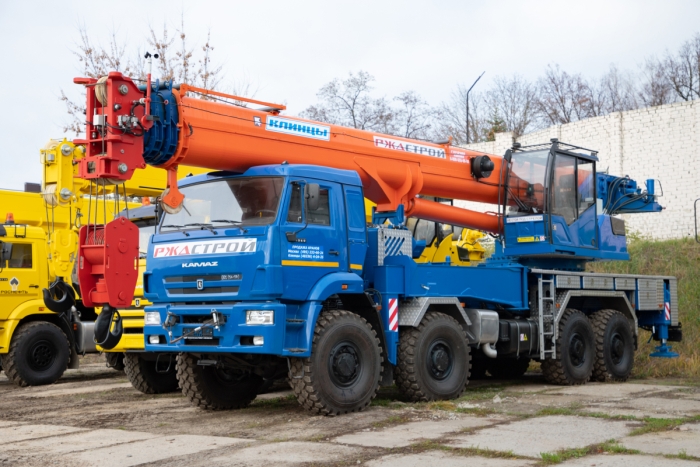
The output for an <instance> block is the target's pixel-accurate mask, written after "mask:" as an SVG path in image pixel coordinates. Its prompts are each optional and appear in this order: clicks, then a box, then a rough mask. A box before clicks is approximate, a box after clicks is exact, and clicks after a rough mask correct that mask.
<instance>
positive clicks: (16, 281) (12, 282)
mask: <svg viewBox="0 0 700 467" xmlns="http://www.w3.org/2000/svg"><path fill="white" fill-rule="evenodd" d="M10 287H12V291H13V292H17V287H19V279H17V278H16V277H13V278H12V279H10Z"/></svg>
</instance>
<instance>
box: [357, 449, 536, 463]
mask: <svg viewBox="0 0 700 467" xmlns="http://www.w3.org/2000/svg"><path fill="white" fill-rule="evenodd" d="M535 463H536V461H527V460H523V459H500V458H489V457H480V456H469V457H464V456H457V455H453V454H448V453H446V452H442V451H429V452H423V453H420V454H408V455H403V454H394V455H390V456H385V457H380V458H379V459H374V460H371V461H369V462H367V463H366V464H365V465H366V466H368V467H426V466H432V465H436V466H438V465H439V466H440V467H522V466H528V465H534V464H535Z"/></svg>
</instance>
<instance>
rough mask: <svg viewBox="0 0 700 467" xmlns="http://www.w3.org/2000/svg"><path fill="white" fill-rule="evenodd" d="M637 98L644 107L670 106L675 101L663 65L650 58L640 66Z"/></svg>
mask: <svg viewBox="0 0 700 467" xmlns="http://www.w3.org/2000/svg"><path fill="white" fill-rule="evenodd" d="M638 79H639V81H640V82H639V89H638V91H637V96H638V97H639V100H640V101H641V103H642V104H643V105H644V106H645V107H651V106H655V105H664V104H670V103H672V102H674V101H675V100H676V95H675V93H674V92H673V88H672V87H671V83H670V82H669V81H668V79H667V78H666V73H665V70H664V66H663V63H662V62H660V61H659V60H657V59H656V58H653V57H650V58H647V60H646V61H645V62H644V65H642V66H641V70H640V74H639V78H638Z"/></svg>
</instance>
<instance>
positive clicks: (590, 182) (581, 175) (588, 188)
mask: <svg viewBox="0 0 700 467" xmlns="http://www.w3.org/2000/svg"><path fill="white" fill-rule="evenodd" d="M577 175H578V215H579V216H580V215H581V214H583V212H584V211H585V210H586V209H588V208H590V207H591V206H593V205H594V204H595V186H594V177H593V161H587V160H585V159H579V160H578V166H577Z"/></svg>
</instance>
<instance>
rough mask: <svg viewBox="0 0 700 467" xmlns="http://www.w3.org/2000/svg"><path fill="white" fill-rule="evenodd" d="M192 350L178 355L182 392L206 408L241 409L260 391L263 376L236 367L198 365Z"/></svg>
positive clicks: (178, 376) (195, 403)
mask: <svg viewBox="0 0 700 467" xmlns="http://www.w3.org/2000/svg"><path fill="white" fill-rule="evenodd" d="M198 360H199V358H198V357H196V356H194V355H192V354H183V353H181V354H179V355H178V356H177V379H178V381H179V382H180V387H181V388H182V393H183V394H184V395H185V396H187V398H188V399H189V400H190V402H192V403H193V404H194V405H196V406H197V407H200V408H202V409H207V410H229V409H242V408H244V407H247V406H248V405H250V403H251V402H252V401H253V399H255V397H256V396H257V395H258V388H259V387H260V385H261V384H262V378H261V377H260V376H257V375H253V374H250V373H244V372H242V371H237V370H229V369H224V368H216V367H215V366H202V365H197V361H198Z"/></svg>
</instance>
